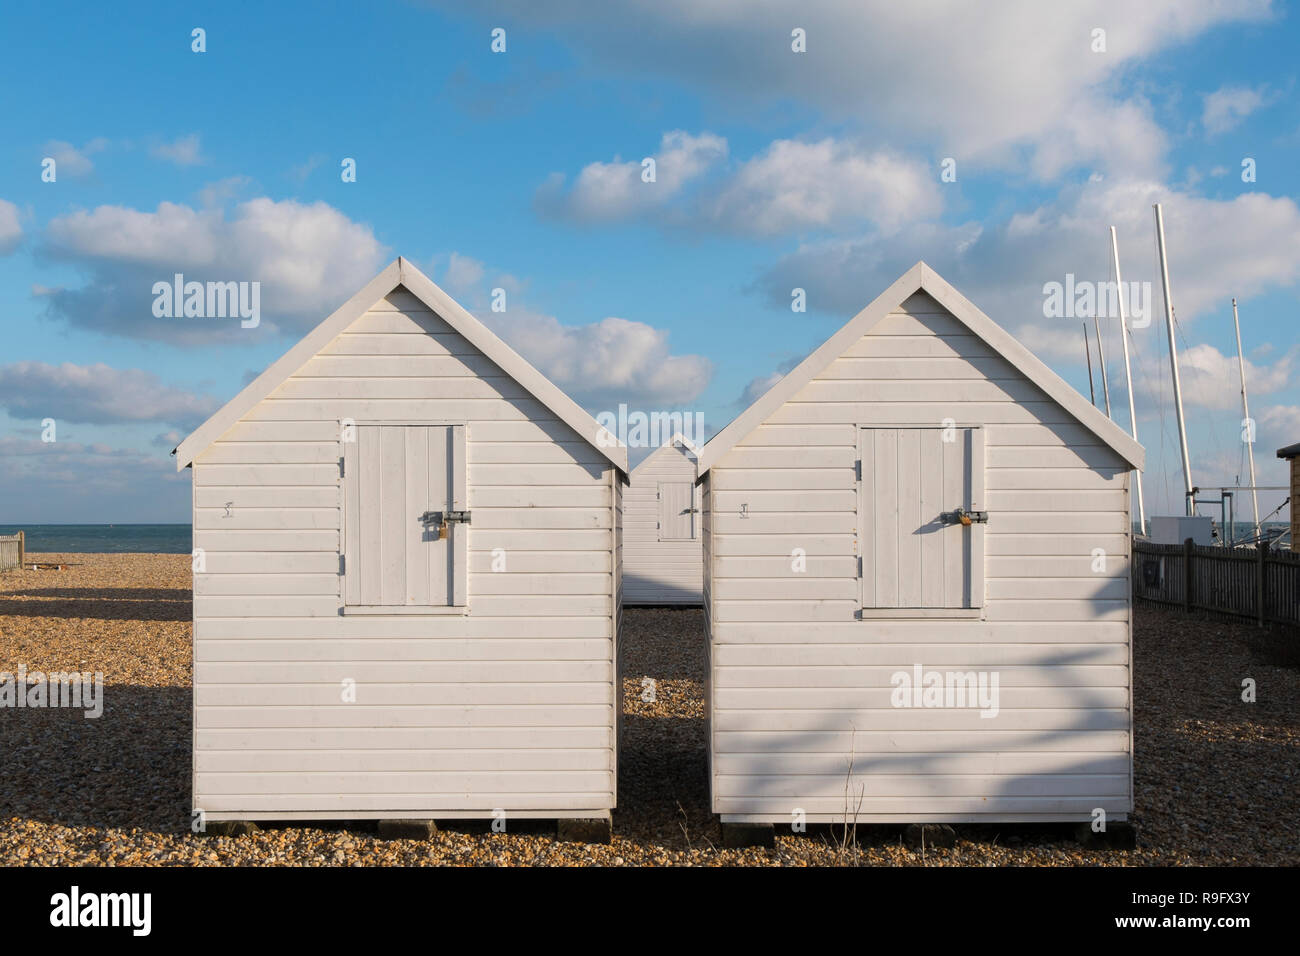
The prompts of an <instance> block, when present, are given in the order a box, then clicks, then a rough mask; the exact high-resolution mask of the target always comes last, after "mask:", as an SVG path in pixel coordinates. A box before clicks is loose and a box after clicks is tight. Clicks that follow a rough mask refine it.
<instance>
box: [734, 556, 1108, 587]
mask: <svg viewBox="0 0 1300 956" xmlns="http://www.w3.org/2000/svg"><path fill="white" fill-rule="evenodd" d="M1097 560H1098V559H1097V558H1095V557H1094V556H1093V554H1092V550H1091V549H1088V550H1083V551H1081V552H1079V553H1078V554H1074V555H1066V556H1037V557H1021V556H1012V557H993V558H987V559H986V561H985V576H986V578H987V579H988V580H990V581H992V580H994V579H997V578H1040V577H1047V578H1054V577H1061V578H1066V577H1075V578H1087V579H1088V580H1092V579H1094V578H1100V579H1112V578H1114V579H1118V578H1127V575H1128V558H1127V556H1126V555H1124V554H1122V553H1120V554H1107V555H1106V557H1105V560H1104V565H1103V566H1102V567H1103V570H1102V571H1101V572H1100V573H1097V572H1095V571H1094V570H1093V565H1094V563H1095V562H1096V561H1097ZM796 562H797V563H798V564H799V566H800V567H801V568H802V569H803V570H802V571H799V570H795V565H796ZM857 575H858V559H857V557H856V556H854V555H852V554H843V555H826V556H818V555H812V556H807V555H805V556H802V557H800V558H798V559H796V558H794V557H792V556H791V555H790V554H779V555H771V556H758V555H749V556H744V557H739V556H736V557H716V558H714V561H713V576H714V578H715V579H717V580H719V581H722V580H724V579H733V580H735V579H746V578H779V579H799V578H804V577H807V578H853V579H856V578H857ZM990 596H991V595H990ZM1046 596H1051V595H1046ZM1056 596H1066V595H1056Z"/></svg>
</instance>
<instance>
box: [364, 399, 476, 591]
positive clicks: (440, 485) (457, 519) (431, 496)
mask: <svg viewBox="0 0 1300 956" xmlns="http://www.w3.org/2000/svg"><path fill="white" fill-rule="evenodd" d="M351 438H352V439H353V440H349V435H348V431H347V429H346V428H345V429H344V437H343V443H342V444H343V537H344V542H343V544H344V553H343V593H344V602H343V603H344V606H345V612H353V613H362V612H364V611H365V610H368V609H375V610H380V609H382V611H383V612H384V613H415V612H418V611H421V610H432V609H437V608H456V607H464V606H465V604H466V591H467V587H466V583H467V574H466V561H467V559H468V557H469V545H468V541H469V522H468V520H465V519H467V518H468V517H469V514H468V511H467V508H468V505H467V504H466V494H465V490H466V489H465V483H466V466H465V426H464V425H400V424H399V425H386V424H385V425H370V424H363V425H355V426H352V435H351Z"/></svg>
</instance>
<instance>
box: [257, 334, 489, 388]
mask: <svg viewBox="0 0 1300 956" xmlns="http://www.w3.org/2000/svg"><path fill="white" fill-rule="evenodd" d="M406 344H409V343H408V342H406V341H405V340H403V341H401V342H399V343H398V345H406ZM390 378H397V379H422V380H425V381H429V382H444V383H447V384H449V385H465V384H468V382H469V381H472V380H475V379H479V380H483V381H498V380H505V379H507V378H508V376H507V375H506V373H505V372H503V371H502V370H501V369H500V368H499V367H498V366H497V365H496V363H494V362H493V361H492V360H491V359H488V358H486V357H485V356H483V355H482V354H480V353H478V352H471V354H462V355H451V354H445V355H440V354H409V353H401V354H389V355H382V354H381V355H336V354H324V355H317V356H316V357H315V358H313V359H309V360H308V361H307V364H306V365H304V366H303V367H302V368H300V369H299V370H298V371H296V372H294V373H293V377H292V378H290V379H289V380H288V381H287V382H285V383H284V384H285V385H288V384H289V383H290V382H297V383H299V384H303V383H305V382H308V381H317V382H319V380H321V379H333V380H336V381H339V382H340V383H342V382H346V381H349V380H350V381H366V382H369V383H371V384H374V385H379V384H381V383H382V382H383V380H384V379H390ZM281 387H283V386H281ZM273 394H274V395H275V396H276V397H277V398H292V397H294V396H291V395H285V394H282V393H280V392H279V391H277V392H274V393H273ZM298 397H300V398H305V397H307V396H298Z"/></svg>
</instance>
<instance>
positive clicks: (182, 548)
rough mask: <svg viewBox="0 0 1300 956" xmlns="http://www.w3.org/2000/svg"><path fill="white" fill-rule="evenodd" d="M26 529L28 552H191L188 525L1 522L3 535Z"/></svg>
mask: <svg viewBox="0 0 1300 956" xmlns="http://www.w3.org/2000/svg"><path fill="white" fill-rule="evenodd" d="M17 531H22V532H25V534H26V545H25V546H26V548H27V550H28V551H39V552H59V553H64V554H100V553H110V554H122V553H125V552H143V553H148V554H189V553H190V552H191V551H192V550H193V545H192V544H191V537H190V526H189V525H188V524H24V525H17V524H0V535H5V534H13V533H15V532H17Z"/></svg>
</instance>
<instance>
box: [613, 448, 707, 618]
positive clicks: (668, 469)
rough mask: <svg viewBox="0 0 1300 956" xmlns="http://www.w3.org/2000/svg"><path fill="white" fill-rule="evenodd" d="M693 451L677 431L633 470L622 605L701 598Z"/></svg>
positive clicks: (697, 600) (626, 508)
mask: <svg viewBox="0 0 1300 956" xmlns="http://www.w3.org/2000/svg"><path fill="white" fill-rule="evenodd" d="M697 454H698V449H697V448H696V447H695V445H694V444H693V443H692V442H691V441H690V440H689V439H687V438H685V437H683V436H682V435H681V434H680V433H679V434H676V435H674V436H673V437H672V438H671V439H670V440H668V441H667V442H665V443H664V444H663V445H661V446H660V447H659V448H656V449H655V450H654V451H653V452H651V453H650V454H649V455H648V456H647V457H646V459H645V460H644V461H643V462H641V464H639V465H637V466H636V467H635V468H633V469H632V474H631V477H630V479H629V481H628V487H627V492H626V494H625V496H624V501H623V511H624V527H623V603H624V604H651V605H672V604H680V605H698V604H700V603H702V601H703V579H704V567H703V559H702V555H703V551H702V547H701V535H700V514H699V504H700V503H699V491H698V489H697V488H696V485H695V478H696V473H695V456H696V455H697Z"/></svg>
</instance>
